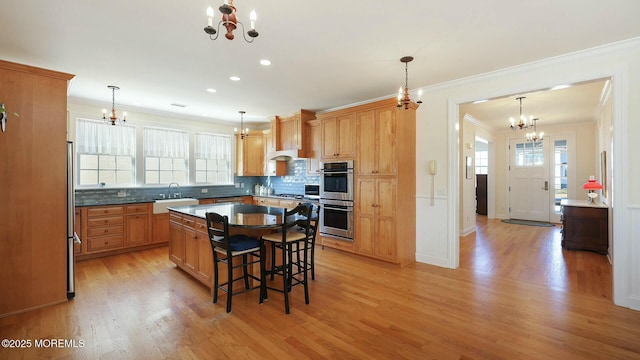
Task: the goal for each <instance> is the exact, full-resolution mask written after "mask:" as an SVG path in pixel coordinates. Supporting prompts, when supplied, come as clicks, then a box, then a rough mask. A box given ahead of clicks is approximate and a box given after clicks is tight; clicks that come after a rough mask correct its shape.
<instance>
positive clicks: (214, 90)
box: [207, 88, 216, 93]
mask: <svg viewBox="0 0 640 360" xmlns="http://www.w3.org/2000/svg"><path fill="white" fill-rule="evenodd" d="M207 92H210V93H214V92H216V89H213V88H208V89H207Z"/></svg>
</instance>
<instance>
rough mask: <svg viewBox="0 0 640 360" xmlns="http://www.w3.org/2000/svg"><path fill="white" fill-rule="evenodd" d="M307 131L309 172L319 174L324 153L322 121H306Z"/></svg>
mask: <svg viewBox="0 0 640 360" xmlns="http://www.w3.org/2000/svg"><path fill="white" fill-rule="evenodd" d="M305 126H306V131H307V137H306V139H307V144H306V151H307V153H306V156H307V173H308V174H310V175H318V173H320V158H321V154H322V142H321V141H322V133H321V132H320V131H321V129H320V122H319V121H317V120H314V121H308V122H307V123H306V125H305Z"/></svg>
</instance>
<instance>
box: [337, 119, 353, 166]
mask: <svg viewBox="0 0 640 360" xmlns="http://www.w3.org/2000/svg"><path fill="white" fill-rule="evenodd" d="M354 129H355V119H354V114H348V115H343V116H340V117H338V157H340V158H353V156H354V155H355V136H354V135H355V133H354Z"/></svg>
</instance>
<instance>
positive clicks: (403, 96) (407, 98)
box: [398, 56, 422, 110]
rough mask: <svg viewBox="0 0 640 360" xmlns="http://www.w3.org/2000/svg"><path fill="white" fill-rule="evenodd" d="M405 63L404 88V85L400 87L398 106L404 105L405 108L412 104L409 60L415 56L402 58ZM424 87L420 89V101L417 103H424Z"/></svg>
mask: <svg viewBox="0 0 640 360" xmlns="http://www.w3.org/2000/svg"><path fill="white" fill-rule="evenodd" d="M400 61H401V62H403V63H404V90H403V89H402V87H400V89H398V107H403V106H404V108H405V110H407V109H409V104H411V95H409V62H411V61H413V56H405V57H402V58H401V59H400ZM421 97H422V89H421V90H419V91H418V101H416V103H418V104H422V99H421Z"/></svg>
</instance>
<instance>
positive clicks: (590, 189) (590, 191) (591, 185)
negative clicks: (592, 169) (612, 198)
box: [582, 176, 602, 204]
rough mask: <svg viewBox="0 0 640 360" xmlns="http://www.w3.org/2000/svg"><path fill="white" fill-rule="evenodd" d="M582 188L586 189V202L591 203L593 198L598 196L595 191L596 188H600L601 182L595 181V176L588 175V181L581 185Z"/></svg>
mask: <svg viewBox="0 0 640 360" xmlns="http://www.w3.org/2000/svg"><path fill="white" fill-rule="evenodd" d="M582 188H583V189H585V190H587V202H588V203H589V204H593V203H594V202H595V199H596V198H597V197H598V194H597V193H596V192H595V191H596V190H601V189H602V184H600V183H599V182H598V181H596V178H595V176H589V181H587V182H586V183H584V185H582Z"/></svg>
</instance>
